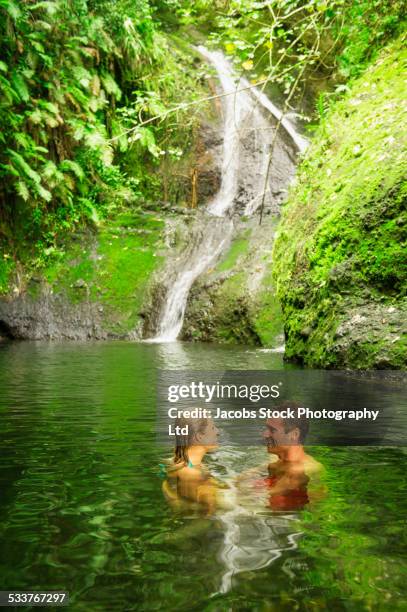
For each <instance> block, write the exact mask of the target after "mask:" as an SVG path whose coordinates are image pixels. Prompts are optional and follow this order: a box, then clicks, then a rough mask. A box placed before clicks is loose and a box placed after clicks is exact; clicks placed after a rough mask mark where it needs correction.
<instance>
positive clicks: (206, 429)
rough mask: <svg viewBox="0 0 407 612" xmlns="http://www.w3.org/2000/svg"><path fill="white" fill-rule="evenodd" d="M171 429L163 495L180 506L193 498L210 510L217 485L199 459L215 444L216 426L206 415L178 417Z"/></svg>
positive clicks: (218, 486)
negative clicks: (172, 445)
mask: <svg viewBox="0 0 407 612" xmlns="http://www.w3.org/2000/svg"><path fill="white" fill-rule="evenodd" d="M175 431H176V434H175V435H176V438H175V451H174V457H173V459H172V461H171V463H170V465H169V467H168V469H167V479H166V480H165V482H164V483H163V492H164V495H165V497H166V498H167V500H168V501H169V502H170V503H171V504H172V505H175V506H180V505H182V500H184V502H195V503H198V504H199V506H201V507H204V508H205V510H206V512H207V513H208V514H212V513H213V512H214V511H215V509H216V507H217V492H218V490H219V489H220V488H221V485H220V483H219V482H217V481H216V480H215V478H213V477H212V476H211V475H210V473H209V472H208V470H207V468H205V466H204V465H203V459H204V457H205V455H206V453H208V452H212V451H214V450H216V449H217V448H218V429H217V428H216V426H215V424H214V422H213V421H212V419H210V418H207V419H205V418H202V419H186V418H179V419H177V422H176V427H175ZM184 505H185V504H184ZM187 505H188V504H187Z"/></svg>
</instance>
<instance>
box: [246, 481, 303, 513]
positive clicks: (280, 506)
mask: <svg viewBox="0 0 407 612" xmlns="http://www.w3.org/2000/svg"><path fill="white" fill-rule="evenodd" d="M278 480H279V479H278V476H266V477H265V478H259V479H257V480H255V481H254V486H255V487H256V488H259V489H260V488H261V489H272V488H273V487H274V486H275V485H276V484H277V482H278ZM308 502H309V497H308V493H307V489H306V488H297V489H288V490H287V491H284V492H283V493H277V494H273V493H271V494H270V496H269V505H270V508H272V509H273V510H302V509H303V508H304V506H305V505H306V504H308Z"/></svg>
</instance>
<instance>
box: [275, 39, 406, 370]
mask: <svg viewBox="0 0 407 612" xmlns="http://www.w3.org/2000/svg"><path fill="white" fill-rule="evenodd" d="M405 60H406V52H405V51H404V50H403V48H402V45H401V42H400V41H399V42H398V43H397V44H395V45H393V46H392V47H390V48H389V49H387V50H386V51H385V52H384V53H383V54H382V56H381V57H380V58H379V60H378V61H377V62H376V63H375V64H374V65H373V66H371V67H370V68H369V69H368V70H367V71H366V72H365V74H364V75H363V76H362V77H361V78H360V79H358V80H357V81H355V82H354V83H353V84H352V85H351V87H350V89H349V91H348V93H347V94H346V95H345V96H344V97H343V98H342V99H341V100H340V101H338V102H336V103H335V104H334V105H333V107H332V109H331V111H330V112H329V113H328V115H327V116H326V117H325V118H324V119H323V120H322V122H321V125H320V127H319V129H318V131H317V133H316V136H315V139H314V143H313V145H312V147H311V148H310V150H309V152H308V154H307V156H306V158H305V159H304V161H303V162H302V164H301V167H300V169H299V173H298V176H297V180H296V183H295V185H294V186H293V188H292V189H291V192H290V194H289V198H288V201H287V203H286V205H285V207H284V212H283V216H282V221H281V225H280V227H279V232H278V236H277V238H276V242H275V247H274V254H273V259H274V262H275V263H274V278H275V281H276V284H277V292H278V296H279V299H280V300H281V305H282V310H283V314H284V329H285V335H286V357H287V358H288V359H292V360H297V361H299V362H302V363H305V364H307V365H312V366H319V367H326V366H327V367H342V366H349V367H361V368H368V367H403V366H405V365H406V363H407V354H406V350H405V348H406V347H405V341H403V333H405V331H406V323H407V303H406V297H405V296H406V287H407V256H406V251H407V250H406V243H405V241H406V183H405V180H404V178H405V174H404V173H405V162H404V159H405V139H404V134H403V129H402V126H403V125H405V97H406V86H405Z"/></svg>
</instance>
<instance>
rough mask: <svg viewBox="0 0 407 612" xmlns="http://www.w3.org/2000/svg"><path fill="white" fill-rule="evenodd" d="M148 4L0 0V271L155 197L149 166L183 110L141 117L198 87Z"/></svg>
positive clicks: (174, 137)
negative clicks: (168, 117)
mask: <svg viewBox="0 0 407 612" xmlns="http://www.w3.org/2000/svg"><path fill="white" fill-rule="evenodd" d="M154 10H155V9H154V7H152V6H151V5H150V3H149V2H148V1H147V0H136V1H135V2H133V1H130V0H115V1H112V0H55V1H44V2H36V1H31V0H27V1H24V2H17V1H15V0H1V1H0V17H1V19H0V40H1V43H0V52H1V61H0V130H1V135H0V139H1V152H0V178H1V187H0V242H1V245H2V250H3V251H4V253H3V256H2V259H3V261H2V263H1V264H0V272H1V267H2V266H3V280H5V277H6V276H7V270H6V269H5V267H6V268H7V267H8V268H10V267H12V266H14V264H15V262H16V261H17V260H18V259H21V258H23V259H24V256H26V258H27V259H30V260H31V261H33V260H37V263H38V264H39V265H41V263H42V262H43V261H44V260H45V259H46V258H47V257H48V256H49V255H51V254H52V253H54V252H56V251H57V245H58V243H59V241H60V238H63V237H64V236H66V235H69V234H70V233H71V232H72V231H75V228H78V227H79V226H81V225H83V224H84V223H85V224H86V223H89V222H90V223H98V221H99V220H100V218H103V217H104V216H105V215H106V214H108V213H109V211H111V210H112V209H113V208H114V207H115V206H117V205H118V204H123V203H124V204H127V205H129V204H130V205H131V204H134V202H137V201H140V199H141V198H142V197H145V196H148V195H151V194H154V195H156V194H155V193H154V187H155V188H156V189H158V184H157V180H156V179H155V178H154V173H153V171H154V168H155V167H156V166H157V165H158V163H159V161H160V159H161V157H162V156H164V155H166V156H167V157H170V158H173V159H175V160H176V159H178V157H179V156H180V155H181V153H182V151H181V149H180V147H179V143H182V146H187V142H185V141H188V138H189V137H190V130H191V129H192V126H193V124H194V121H195V119H194V115H193V114H191V112H188V114H187V113H186V112H182V109H181V110H180V111H179V112H178V114H177V118H176V119H177V120H176V121H174V120H173V118H172V122H170V121H165V120H162V121H155V122H152V121H150V119H151V117H153V116H156V115H160V114H163V113H164V111H165V109H166V107H167V105H168V104H169V103H171V104H177V103H179V102H181V101H184V100H185V99H186V98H191V97H193V96H194V95H195V92H196V89H197V88H196V82H195V77H194V76H190V74H191V73H192V71H191V70H190V69H189V68H190V62H192V61H193V58H191V57H190V56H188V55H186V54H182V53H181V51H180V50H179V49H178V48H176V47H175V46H174V45H172V44H171V41H170V39H169V38H168V37H165V36H164V35H163V34H162V33H161V32H160V29H159V27H158V25H157V23H156V22H155V21H154ZM181 126H182V127H181ZM149 179H150V180H149ZM154 181H155V182H154ZM0 277H1V273H0Z"/></svg>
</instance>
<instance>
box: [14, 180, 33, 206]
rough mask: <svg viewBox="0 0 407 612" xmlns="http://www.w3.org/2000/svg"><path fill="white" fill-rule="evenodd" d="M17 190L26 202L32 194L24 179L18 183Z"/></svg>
mask: <svg viewBox="0 0 407 612" xmlns="http://www.w3.org/2000/svg"><path fill="white" fill-rule="evenodd" d="M16 190H17V193H18V195H20V196H21V197H22V198H23V200H24V202H27V200H28V198H29V196H30V194H29V191H28V187H27V185H26V184H25V183H24V182H23V181H18V183H17V184H16Z"/></svg>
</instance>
